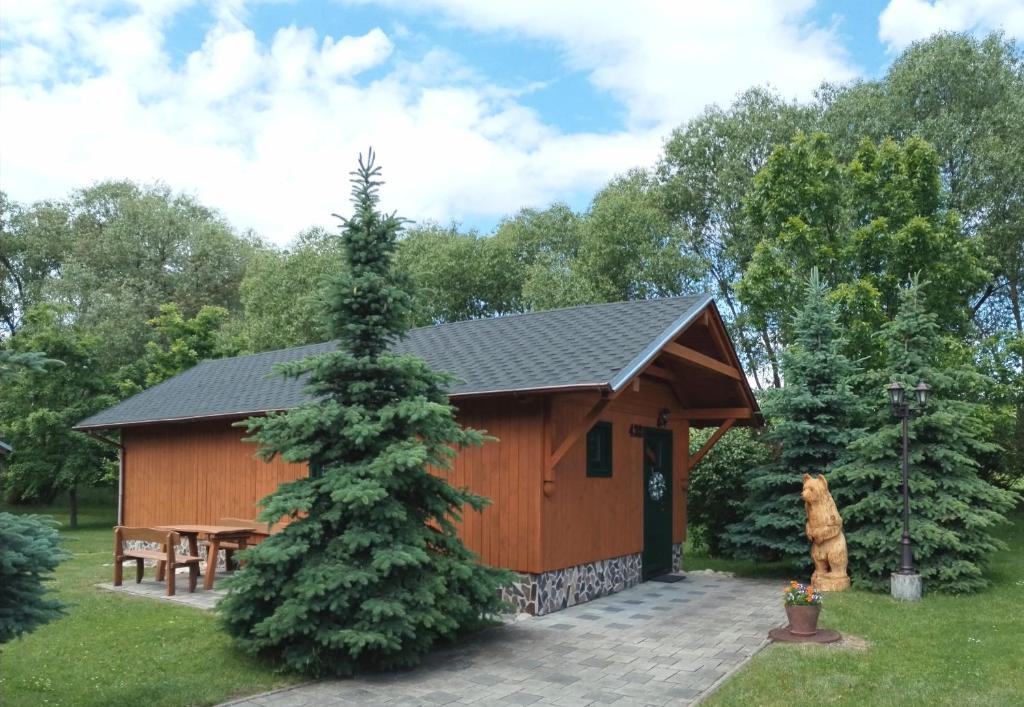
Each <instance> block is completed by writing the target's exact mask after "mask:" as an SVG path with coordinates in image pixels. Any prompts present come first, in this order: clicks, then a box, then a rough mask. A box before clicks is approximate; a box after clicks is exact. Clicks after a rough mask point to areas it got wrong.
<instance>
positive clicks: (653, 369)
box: [641, 364, 677, 381]
mask: <svg viewBox="0 0 1024 707" xmlns="http://www.w3.org/2000/svg"><path fill="white" fill-rule="evenodd" d="M641 375H644V376H653V377H654V378H661V379H662V380H666V381H674V380H677V378H676V374H675V373H673V372H672V371H670V370H668V369H667V368H662V367H660V366H655V365H653V364H652V365H650V366H648V367H647V368H645V369H644V371H643V373H642V374H641Z"/></svg>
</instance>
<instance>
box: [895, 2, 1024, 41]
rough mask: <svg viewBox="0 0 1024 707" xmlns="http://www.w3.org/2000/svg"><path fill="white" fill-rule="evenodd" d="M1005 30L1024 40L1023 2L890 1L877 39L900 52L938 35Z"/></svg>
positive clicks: (1010, 34) (1012, 35) (1011, 35)
mask: <svg viewBox="0 0 1024 707" xmlns="http://www.w3.org/2000/svg"><path fill="white" fill-rule="evenodd" d="M994 30H1003V31H1004V32H1006V34H1007V35H1008V36H1010V37H1013V38H1016V39H1024V2H1021V0H890V1H889V4H888V5H887V6H886V8H885V9H884V10H882V14H881V15H879V17H878V38H879V39H881V40H882V41H883V42H884V43H885V44H886V45H887V47H888V48H889V50H890V51H893V52H897V51H900V50H902V49H904V48H906V47H907V46H908V45H909V44H911V43H912V42H914V41H916V40H918V39H924V38H925V37H928V36H930V35H932V34H935V33H936V32H941V31H949V32H973V33H987V32H992V31H994Z"/></svg>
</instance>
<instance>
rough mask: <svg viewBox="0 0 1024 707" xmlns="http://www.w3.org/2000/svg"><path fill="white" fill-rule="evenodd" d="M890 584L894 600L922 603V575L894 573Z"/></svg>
mask: <svg viewBox="0 0 1024 707" xmlns="http://www.w3.org/2000/svg"><path fill="white" fill-rule="evenodd" d="M889 583H890V589H891V590H892V598H893V599H899V600H900V601H921V575H919V574H900V573H899V572H893V573H892V575H891V576H890V579H889Z"/></svg>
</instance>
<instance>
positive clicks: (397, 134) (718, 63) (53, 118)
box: [0, 0, 854, 242]
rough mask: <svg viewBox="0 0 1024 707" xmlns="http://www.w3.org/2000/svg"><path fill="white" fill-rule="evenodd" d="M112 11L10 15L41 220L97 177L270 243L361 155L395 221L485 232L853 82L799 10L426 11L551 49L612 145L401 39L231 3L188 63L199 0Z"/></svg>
mask: <svg viewBox="0 0 1024 707" xmlns="http://www.w3.org/2000/svg"><path fill="white" fill-rule="evenodd" d="M110 4H111V6H116V7H118V8H120V10H119V11H118V12H117V13H116V15H111V14H109V13H108V12H107V6H106V5H105V4H104V3H97V2H66V3H58V2H43V1H40V2H28V1H27V0H26V1H25V2H24V3H11V4H7V5H5V14H6V16H5V22H4V24H3V26H2V29H0V32H2V35H0V36H2V38H3V40H4V42H5V46H6V47H7V48H8V50H7V51H6V52H5V61H4V62H2V63H0V188H3V189H4V190H6V191H8V193H9V194H10V195H11V197H12V198H15V199H18V200H22V201H28V200H33V199H38V198H44V197H54V196H59V195H61V194H63V193H66V192H67V191H69V190H71V189H73V188H76V187H80V186H84V185H86V184H89V183H91V182H94V181H96V180H100V179H107V178H124V177H127V178H131V179H136V180H141V181H152V180H157V179H159V180H163V181H165V182H167V183H168V184H170V185H171V186H172V187H174V188H176V189H181V190H184V191H188V192H192V193H195V194H196V195H197V196H198V197H199V198H200V199H201V200H202V201H203V202H204V203H206V204H208V205H210V206H213V207H216V208H218V209H220V210H221V211H222V212H223V213H224V214H225V215H226V216H227V217H228V218H229V219H230V220H231V221H232V223H234V224H235V225H236V226H238V227H240V228H248V227H254V228H256V229H257V230H258V231H259V232H260V233H261V234H263V235H265V236H267V237H269V238H271V239H273V240H275V241H278V242H284V241H287V240H289V239H290V238H291V237H293V236H294V235H295V233H297V232H298V231H299V230H300V229H301V228H303V227H306V226H308V225H310V224H312V223H320V224H330V223H331V219H330V217H329V214H330V213H331V212H332V211H339V210H342V211H344V210H345V208H346V202H347V194H348V189H347V179H348V171H349V169H350V168H351V166H352V165H353V164H354V161H355V156H356V155H357V154H358V152H359V151H361V150H365V149H366V147H367V146H369V145H373V146H374V147H375V148H376V150H377V151H378V153H379V155H380V158H381V163H382V165H383V166H384V169H385V173H384V174H385V178H386V180H387V181H388V188H387V189H386V190H385V193H384V197H385V203H384V206H385V207H386V208H389V209H397V210H399V211H400V213H402V214H403V215H406V216H408V217H411V218H416V219H427V218H432V219H438V220H442V221H446V220H449V219H476V218H483V219H494V218H497V217H499V216H501V215H503V214H507V213H511V212H513V211H515V210H516V209H518V208H519V207H521V206H525V205H535V206H536V205H543V204H546V203H549V202H550V201H552V200H555V199H559V198H566V197H569V196H571V195H574V194H578V193H585V192H588V191H593V190H595V189H597V188H599V187H600V186H601V185H602V184H603V183H604V182H605V181H607V180H608V179H609V178H610V177H611V176H612V175H613V174H615V173H617V172H621V171H623V170H625V169H628V168H629V167H632V166H636V165H645V164H651V163H652V162H653V161H654V159H655V158H656V157H657V154H658V150H659V147H660V144H661V140H662V139H663V138H664V136H665V134H666V133H667V131H668V130H669V129H671V128H672V127H674V126H675V125H677V124H679V123H680V122H682V121H683V120H685V119H686V118H688V117H691V116H693V115H694V114H695V113H696V112H697V111H699V110H700V109H701V108H702V107H703V106H704V105H706V104H707V103H709V102H713V101H717V102H727V101H729V100H731V98H732V97H733V96H734V95H735V94H736V93H737V92H739V91H741V90H743V89H744V88H746V87H748V86H750V85H752V84H755V83H764V82H771V83H772V84H773V85H775V86H776V87H777V88H778V89H779V90H780V91H782V92H783V93H784V94H786V95H789V96H793V95H798V96H807V95H809V94H810V92H811V91H812V90H813V88H814V87H815V86H817V85H818V84H819V83H820V81H822V80H823V79H830V80H842V79H846V78H849V77H851V76H852V75H853V74H854V70H853V69H852V68H851V67H850V65H849V62H848V61H847V58H846V55H845V53H844V51H843V49H842V47H841V46H840V45H839V44H838V43H837V42H836V40H835V38H834V37H833V36H832V33H831V31H830V30H828V29H827V28H821V27H815V26H813V25H809V24H808V20H807V18H806V13H807V11H808V10H809V8H810V5H809V3H808V2H803V1H799V0H775V1H774V2H771V3H766V2H753V1H752V2H749V3H746V4H740V5H736V4H731V5H729V6H728V7H720V6H719V5H720V4H717V3H708V4H707V5H708V6H707V7H704V6H700V7H697V6H696V5H695V4H690V3H685V4H684V3H677V4H669V3H643V4H641V3H636V4H631V5H629V8H630V9H629V10H628V11H625V10H623V9H622V8H623V7H624V6H623V5H622V4H619V3H615V4H599V3H593V2H577V1H576V0H574V1H573V2H563V3H551V2H546V3H541V2H534V1H533V0H528V1H527V0H523V1H520V2H516V3H501V4H498V3H471V2H468V0H467V1H466V2H462V1H461V0H433V9H434V10H435V11H440V12H442V13H444V14H445V16H446V17H447V18H448V20H449V21H452V22H455V23H460V24H462V25H464V26H465V27H466V28H468V29H469V30H471V31H477V32H480V31H484V32H502V33H504V34H506V35H509V34H511V35H512V36H524V37H530V38H532V39H539V40H542V41H546V42H549V43H552V44H554V45H555V46H556V47H558V48H560V49H561V50H562V51H563V52H564V56H565V61H566V63H567V65H568V66H569V67H570V68H571V69H573V70H577V71H583V72H586V74H587V76H589V78H590V80H591V81H592V82H593V84H594V86H595V87H596V88H597V89H598V90H600V91H606V92H609V93H610V94H611V95H612V96H613V97H615V98H616V99H617V100H618V101H620V102H621V104H622V105H623V106H624V107H625V108H626V110H627V113H628V120H627V122H626V125H625V126H623V127H622V128H621V129H619V130H617V131H614V132H609V133H601V134H598V133H589V132H580V133H565V132H563V131H560V130H559V129H558V128H557V127H555V126H553V125H551V124H550V123H548V122H545V121H544V120H543V119H542V117H541V116H540V115H538V114H537V113H536V112H535V111H534V110H532V109H530V108H529V107H527V106H526V105H524V104H523V103H522V102H521V101H522V96H523V94H525V93H528V92H529V91H531V90H534V89H536V88H537V86H535V85H531V86H526V87H522V86H503V85H498V84H496V83H495V82H494V81H493V79H492V78H489V77H486V76H483V75H481V74H480V73H479V72H478V71H477V70H475V69H474V68H473V67H472V66H468V65H466V63H465V62H464V60H463V59H461V58H460V57H458V56H456V55H454V54H452V53H451V52H450V51H449V50H447V49H445V48H443V47H435V48H434V49H431V50H429V51H427V52H426V53H425V54H424V55H423V56H419V57H416V58H410V57H409V56H408V55H407V54H405V53H403V51H402V44H403V42H405V41H406V39H407V34H408V33H407V32H406V31H405V30H403V31H396V32H394V33H392V34H391V35H390V36H389V35H388V34H387V33H386V32H385V31H384V30H382V29H380V28H377V29H372V30H370V31H369V32H366V33H365V34H362V35H358V36H342V37H330V36H323V35H322V33H318V32H317V31H316V29H315V28H310V27H299V26H286V27H281V28H279V29H278V30H277V31H276V33H275V34H274V35H273V36H272V37H271V38H269V39H268V40H267V41H265V42H263V41H260V40H259V38H258V37H257V35H256V34H255V33H254V32H253V31H252V29H250V27H248V26H247V24H246V12H245V6H244V3H243V2H242V1H241V0H227V1H225V2H221V3H218V4H217V5H216V6H215V7H214V9H213V12H212V13H211V15H212V16H213V18H214V20H213V22H212V25H211V26H210V27H209V28H208V29H207V30H206V34H205V37H204V38H203V41H202V43H201V45H200V46H199V47H198V48H197V49H195V50H194V51H193V52H191V53H190V54H188V55H187V56H186V57H184V59H183V60H181V61H179V62H178V63H177V64H175V63H174V62H173V61H172V59H171V55H170V54H169V51H168V47H167V46H166V43H165V33H166V31H167V27H168V23H169V21H170V20H171V18H172V17H173V16H174V14H175V13H176V12H181V11H187V9H183V8H187V6H188V5H189V4H190V3H189V2H188V0H163V1H161V2H151V1H149V0H137V3H136V4H135V5H133V6H131V7H130V9H129V11H125V10H124V9H123V5H124V4H123V3H114V2H113V0H111V3H110ZM11 7H14V8H15V11H13V12H11V11H9V10H10V8H11ZM417 7H419V5H417ZM403 27H404V25H403ZM409 41H412V40H411V39H410V40H409ZM371 69H376V70H377V71H375V73H374V74H373V76H374V77H375V78H373V79H372V80H371V79H368V78H366V72H368V71H369V70H371ZM567 108H568V107H567Z"/></svg>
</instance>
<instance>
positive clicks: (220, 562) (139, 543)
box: [124, 540, 227, 570]
mask: <svg viewBox="0 0 1024 707" xmlns="http://www.w3.org/2000/svg"><path fill="white" fill-rule="evenodd" d="M124 546H125V548H127V549H129V550H139V549H142V550H159V549H160V544H159V543H149V542H146V541H144V540H125V541H124ZM207 549H208V548H207V546H206V545H200V546H199V557H201V558H202V561H203V563H204V564H205V563H206V551H207ZM188 552H189V551H188V540H182V541H181V542H180V543H179V544H178V549H177V553H178V554H179V555H187V554H188ZM155 564H156V560H146V566H147V567H149V566H152V565H155ZM217 569H218V570H224V569H227V568H226V567H225V566H224V552H218V553H217Z"/></svg>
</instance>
